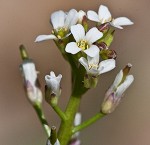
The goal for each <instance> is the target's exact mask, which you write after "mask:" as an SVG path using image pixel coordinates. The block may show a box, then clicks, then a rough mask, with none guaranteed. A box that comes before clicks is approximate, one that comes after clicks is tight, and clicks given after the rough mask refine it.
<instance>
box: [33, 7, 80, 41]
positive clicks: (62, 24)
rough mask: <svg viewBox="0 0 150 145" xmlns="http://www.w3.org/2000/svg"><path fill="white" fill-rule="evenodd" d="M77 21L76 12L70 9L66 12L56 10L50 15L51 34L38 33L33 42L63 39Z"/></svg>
mask: <svg viewBox="0 0 150 145" xmlns="http://www.w3.org/2000/svg"><path fill="white" fill-rule="evenodd" d="M77 22H78V12H77V11H76V10H75V9H71V10H70V11H69V12H68V13H65V12H64V11H62V10H59V11H56V12H54V13H52V15H51V23H52V26H53V31H52V34H50V35H39V36H38V37H37V38H36V40H35V42H40V41H43V40H49V39H63V38H65V37H67V36H68V35H69V34H70V31H69V30H70V27H71V26H72V25H75V24H76V23H77Z"/></svg>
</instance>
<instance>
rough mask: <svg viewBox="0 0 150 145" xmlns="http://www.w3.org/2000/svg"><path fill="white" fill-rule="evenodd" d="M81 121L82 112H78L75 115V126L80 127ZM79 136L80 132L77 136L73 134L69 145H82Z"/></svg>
mask: <svg viewBox="0 0 150 145" xmlns="http://www.w3.org/2000/svg"><path fill="white" fill-rule="evenodd" d="M81 119H82V115H81V113H80V112H77V113H76V115H75V119H74V126H78V125H80V124H81ZM79 134H80V132H76V133H75V134H73V136H72V138H71V140H70V142H69V145H80V144H81V141H80V140H79Z"/></svg>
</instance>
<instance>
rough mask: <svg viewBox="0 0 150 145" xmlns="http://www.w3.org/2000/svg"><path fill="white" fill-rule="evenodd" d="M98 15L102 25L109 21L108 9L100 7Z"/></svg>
mask: <svg viewBox="0 0 150 145" xmlns="http://www.w3.org/2000/svg"><path fill="white" fill-rule="evenodd" d="M98 15H99V19H100V21H101V23H102V24H103V23H105V22H110V21H111V13H110V11H109V9H108V8H107V7H106V6H104V5H100V7H99V10H98Z"/></svg>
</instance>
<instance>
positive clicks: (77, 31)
mask: <svg viewBox="0 0 150 145" xmlns="http://www.w3.org/2000/svg"><path fill="white" fill-rule="evenodd" d="M71 33H72V35H73V37H74V39H75V40H76V42H79V41H80V40H82V39H85V30H84V27H83V26H82V25H81V24H77V25H74V26H72V27H71Z"/></svg>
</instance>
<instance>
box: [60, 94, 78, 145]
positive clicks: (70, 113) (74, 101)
mask: <svg viewBox="0 0 150 145" xmlns="http://www.w3.org/2000/svg"><path fill="white" fill-rule="evenodd" d="M80 100H81V96H74V95H72V96H71V98H70V101H69V103H68V106H67V109H66V112H65V113H66V116H67V120H66V121H64V122H61V125H60V129H59V132H58V139H59V141H60V143H61V145H67V143H68V141H69V140H70V138H71V136H72V125H73V121H74V116H75V114H76V112H77V110H78V107H79V105H80Z"/></svg>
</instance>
